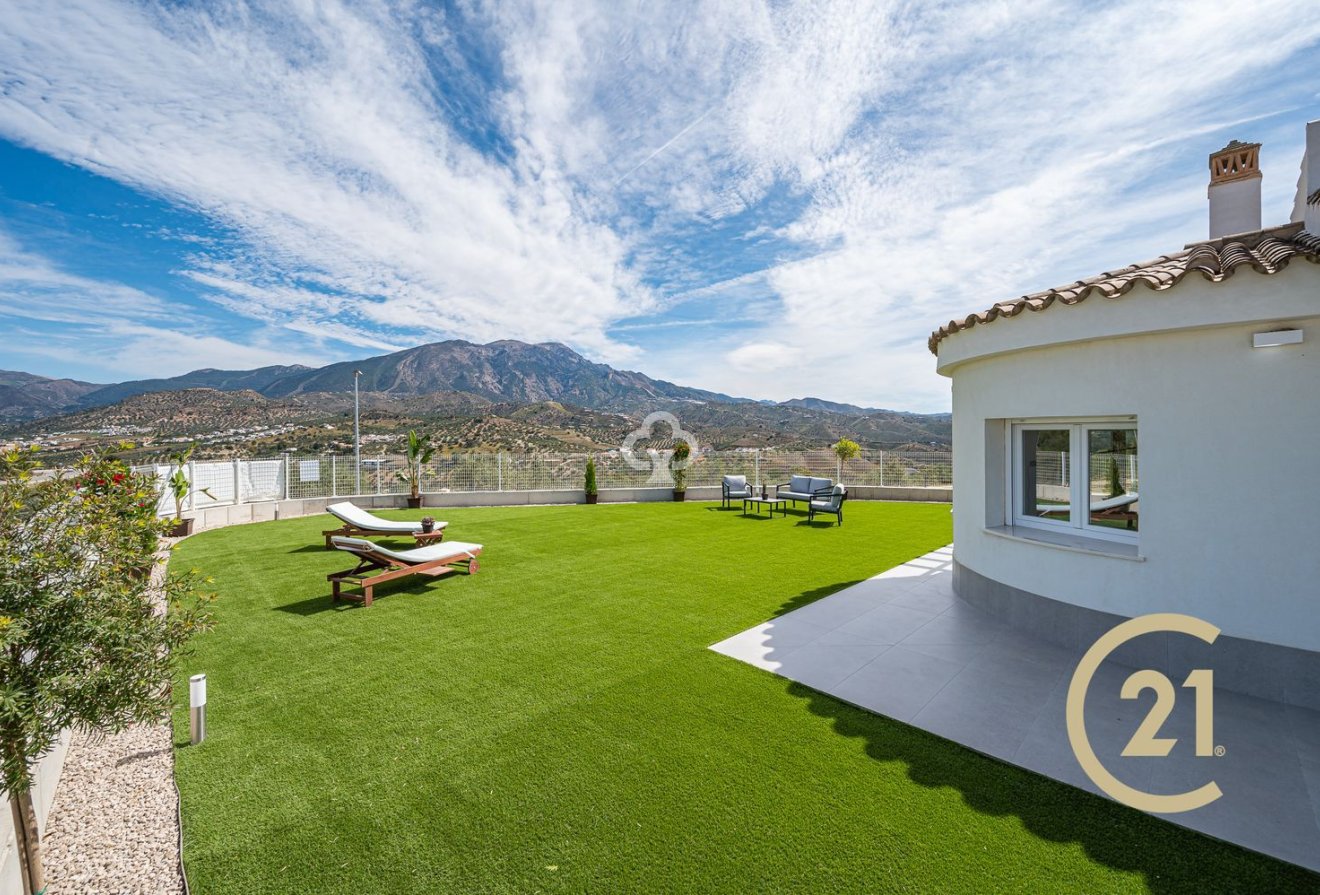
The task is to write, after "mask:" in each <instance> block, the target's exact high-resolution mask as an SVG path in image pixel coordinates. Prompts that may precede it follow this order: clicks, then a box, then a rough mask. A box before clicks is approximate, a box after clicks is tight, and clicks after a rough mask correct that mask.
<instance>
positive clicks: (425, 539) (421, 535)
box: [413, 528, 445, 547]
mask: <svg viewBox="0 0 1320 895" xmlns="http://www.w3.org/2000/svg"><path fill="white" fill-rule="evenodd" d="M444 539H445V530H444V529H443V528H437V529H436V530H435V531H416V532H413V541H414V542H416V544H417V546H418V547H424V546H426V545H427V544H429V543H431V542H432V541H434V542H436V543H437V544H438V543H440V542H441V541H443V540H444Z"/></svg>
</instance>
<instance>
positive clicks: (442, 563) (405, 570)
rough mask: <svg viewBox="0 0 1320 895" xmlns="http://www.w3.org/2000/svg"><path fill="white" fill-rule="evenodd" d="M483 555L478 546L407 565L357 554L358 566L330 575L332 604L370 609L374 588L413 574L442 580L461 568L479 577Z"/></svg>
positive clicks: (390, 558) (378, 557)
mask: <svg viewBox="0 0 1320 895" xmlns="http://www.w3.org/2000/svg"><path fill="white" fill-rule="evenodd" d="M346 552H353V551H346ZM480 554H481V548H480V547H478V548H476V549H474V550H471V551H468V552H465V553H459V554H457V555H455V556H447V557H445V558H444V559H433V560H431V561H429V562H419V563H407V562H404V561H403V560H399V559H395V558H394V557H392V556H386V555H384V554H372V555H369V556H362V554H360V553H359V554H356V555H357V556H358V557H360V561H359V562H358V564H357V565H356V566H354V567H353V568H351V569H346V570H344V571H343V572H335V573H334V574H333V575H327V576H326V578H325V580H326V581H329V582H330V602H332V603H338V602H339V601H340V600H351V601H352V602H355V603H361V604H362V605H363V606H370V605H371V600H372V597H373V594H372V589H373V588H375V586H376V585H378V584H384V583H385V582H386V581H394V580H395V579H397V578H407V577H408V576H409V575H428V576H430V577H432V578H438V577H440V576H441V575H447V574H449V573H451V572H457V571H458V568H459V567H460V566H462V567H463V568H464V569H465V570H466V571H467V573H468V574H469V575H475V574H477V568H478V563H477V556H479V555H480ZM374 570H382V571H379V572H378V573H377V574H370V573H371V572H373V571H374ZM345 584H347V585H348V586H350V587H356V588H358V589H359V590H361V591H362V593H360V594H352V593H344V592H343V589H342V588H343V586H344V585H345Z"/></svg>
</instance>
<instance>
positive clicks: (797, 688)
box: [769, 581, 1320, 895]
mask: <svg viewBox="0 0 1320 895" xmlns="http://www.w3.org/2000/svg"><path fill="white" fill-rule="evenodd" d="M857 583H858V582H855V581H847V582H839V583H836V584H831V585H827V586H825V587H819V588H816V589H814V590H810V591H805V592H803V593H801V594H798V595H797V596H795V597H793V598H792V599H790V600H788V601H787V602H785V603H784V604H783V605H781V606H780V607H779V610H778V611H777V612H776V613H775V615H774V617H775V618H779V617H780V616H783V615H786V614H787V613H789V612H792V611H794V610H796V609H801V608H802V607H804V606H807V605H809V604H811V603H814V602H816V601H817V600H820V599H822V598H824V597H827V596H830V595H831V594H834V593H837V592H839V591H841V590H844V589H846V588H848V587H851V586H853V585H854V584H857ZM771 631H772V632H773V628H771ZM771 644H773V634H772V637H771ZM785 652H786V654H791V649H789V650H786V651H785ZM773 656H774V653H773V651H772V652H771V653H770V654H769V657H770V658H773ZM787 692H788V694H789V695H791V696H794V697H796V698H798V699H802V700H804V701H805V702H806V706H807V708H808V710H809V711H810V712H811V713H812V714H814V715H817V716H819V717H822V718H828V719H830V720H831V721H832V722H833V729H834V731H835V732H836V733H838V734H839V735H840V736H845V737H849V738H856V739H860V740H862V741H863V742H864V744H865V752H866V755H867V756H868V757H869V758H870V759H872V760H874V761H880V762H902V764H903V765H904V766H905V767H906V769H907V776H908V778H909V779H910V780H911V781H912V782H914V783H917V784H919V785H921V786H924V787H928V788H930V789H940V788H944V787H951V788H953V789H955V790H957V791H958V793H959V794H960V795H961V797H962V800H963V802H964V803H966V804H967V805H968V806H969V807H970V808H972V809H973V810H975V811H977V812H980V813H982V814H986V815H991V816H994V817H1009V816H1011V817H1016V818H1017V819H1018V820H1019V821H1020V822H1021V823H1022V826H1023V827H1024V828H1025V829H1026V830H1027V831H1028V832H1029V833H1031V835H1033V836H1036V837H1037V838H1039V839H1043V840H1046V841H1048V842H1054V843H1077V844H1078V845H1080V846H1081V847H1082V848H1083V849H1084V850H1085V852H1086V854H1087V856H1088V857H1089V858H1090V859H1091V860H1093V861H1096V862H1098V863H1100V864H1103V865H1105V866H1106V867H1110V868H1113V869H1115V870H1119V871H1123V872H1126V873H1135V874H1141V876H1142V879H1143V882H1144V884H1145V885H1146V886H1147V887H1148V888H1149V891H1151V892H1157V893H1161V895H1173V893H1192V892H1196V893H1200V892H1207V891H1225V892H1227V891H1232V892H1266V891H1269V892H1284V891H1287V892H1309V893H1320V876H1317V875H1315V874H1312V873H1311V872H1309V871H1307V870H1305V869H1303V868H1300V867H1295V866H1293V865H1290V864H1286V863H1284V862H1281V861H1277V860H1275V859H1274V858H1270V857H1267V856H1265V855H1260V854H1257V853H1255V852H1252V851H1249V850H1248V849H1245V848H1242V847H1240V846H1237V845H1233V844H1231V843H1226V842H1221V841H1218V840H1215V839H1212V838H1210V837H1208V836H1205V835H1203V834H1201V833H1198V832H1196V831H1193V830H1188V829H1186V828H1183V827H1178V826H1174V825H1173V824H1170V823H1167V822H1165V821H1163V820H1160V819H1158V818H1155V817H1152V816H1150V815H1147V814H1144V813H1142V812H1140V811H1136V810H1135V809H1131V808H1128V807H1126V806H1124V805H1120V804H1118V803H1116V802H1111V801H1109V800H1107V799H1104V798H1101V797H1100V796H1097V795H1093V794H1092V793H1089V792H1086V791H1083V790H1080V789H1077V788H1076V787H1073V786H1070V785H1068V784H1067V783H1063V782H1060V781H1058V780H1054V779H1052V778H1049V777H1046V776H1042V775H1040V774H1037V773H1035V772H1033V771H1029V770H1027V769H1025V768H1020V767H1017V766H1016V765H1012V764H1009V763H1007V762H1003V761H1000V760H999V759H996V758H992V757H990V756H986V755H983V754H981V753H979V752H976V751H974V750H972V749H970V748H968V747H965V746H962V745H960V744H959V743H957V742H954V741H952V740H947V739H944V738H943V737H940V736H937V735H935V734H933V733H929V732H927V731H924V730H921V729H920V728H917V727H913V726H911V725H908V724H904V723H902V722H900V721H895V720H893V719H892V718H888V717H885V716H883V715H879V714H876V713H873V712H870V711H867V710H865V709H861V708H858V707H856V706H853V705H850V704H848V703H846V702H843V701H842V700H839V699H836V698H834V697H833V696H830V695H828V694H826V693H822V692H820V691H818V690H814V689H812V688H811V687H809V686H806V685H805V684H800V683H797V682H795V681H794V682H790V683H789V684H788V688H787ZM990 882H992V881H987V883H990ZM990 888H992V886H989V885H988V886H987V891H988V890H989V889H990Z"/></svg>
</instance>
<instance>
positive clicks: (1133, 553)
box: [981, 525, 1146, 562]
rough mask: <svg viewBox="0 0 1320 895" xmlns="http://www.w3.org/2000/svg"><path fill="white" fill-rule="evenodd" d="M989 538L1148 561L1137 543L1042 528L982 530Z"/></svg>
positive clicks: (1012, 526)
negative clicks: (992, 536) (1125, 542)
mask: <svg viewBox="0 0 1320 895" xmlns="http://www.w3.org/2000/svg"><path fill="white" fill-rule="evenodd" d="M981 530H982V531H984V532H985V533H986V534H988V535H994V536H995V537H997V538H1004V539H1006V540H1009V541H1029V542H1030V543H1032V544H1040V545H1041V546H1043V547H1053V548H1054V549H1055V550H1067V551H1069V552H1070V553H1085V554H1088V555H1090V556H1107V557H1109V558H1111V559H1126V560H1128V561H1130V562H1145V561H1146V557H1144V556H1142V555H1141V553H1140V550H1139V548H1138V545H1137V544H1124V543H1120V542H1118V541H1106V540H1104V539H1102V538H1088V537H1087V536H1086V535H1080V534H1072V533H1068V532H1054V531H1046V530H1044V529H1040V528H1027V527H1026V526H1023V525H997V526H995V527H994V528H983V529H981Z"/></svg>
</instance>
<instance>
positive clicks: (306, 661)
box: [172, 502, 1316, 895]
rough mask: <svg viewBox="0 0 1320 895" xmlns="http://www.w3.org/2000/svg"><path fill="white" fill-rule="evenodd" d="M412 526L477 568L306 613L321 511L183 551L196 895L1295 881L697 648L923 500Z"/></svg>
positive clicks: (1253, 885)
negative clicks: (812, 521)
mask: <svg viewBox="0 0 1320 895" xmlns="http://www.w3.org/2000/svg"><path fill="white" fill-rule="evenodd" d="M386 515H390V516H394V517H395V518H408V517H409V515H410V514H408V513H406V512H400V513H387V514H386ZM411 515H412V516H416V514H415V513H413V514H411ZM438 515H439V516H440V518H445V519H448V520H449V522H450V528H449V529H448V536H449V537H450V538H452V539H454V540H465V541H477V542H479V543H483V544H484V545H485V546H486V552H485V554H484V555H483V556H482V559H481V565H482V568H481V571H480V572H479V573H478V574H477V575H475V576H472V577H468V576H466V575H455V576H450V577H446V578H441V579H439V580H432V579H422V578H417V579H412V580H413V581H414V583H413V584H410V585H404V586H394V587H393V588H391V586H389V585H387V586H384V587H382V588H381V590H380V592H378V596H377V599H376V602H375V603H374V605H373V606H371V608H369V609H364V608H361V607H358V606H355V605H352V606H347V607H346V606H345V604H340V606H339V607H338V608H331V604H330V598H329V596H328V593H329V591H328V586H327V584H326V582H325V575H326V574H327V573H329V572H332V571H336V570H338V569H343V568H347V567H348V566H351V565H352V561H351V558H350V557H347V556H345V555H344V554H341V553H338V552H335V553H331V552H327V551H325V550H324V549H322V541H321V538H320V537H319V534H318V532H319V531H320V530H321V529H322V528H324V527H329V526H327V525H326V524H325V523H326V522H327V521H329V517H319V518H318V517H312V518H306V519H297V520H289V521H282V522H273V523H263V524H258V525H249V526H242V527H236V528H230V529H224V530H220V531H214V532H207V533H203V534H200V535H198V536H196V537H193V538H191V539H189V540H187V541H185V542H184V543H183V544H181V545H180V546H179V548H178V550H177V552H176V554H175V557H174V559H173V561H172V564H173V567H174V568H175V569H176V570H177V569H182V568H188V567H195V568H198V569H201V570H203V571H205V572H207V573H209V574H211V575H213V576H214V577H215V588H216V589H217V591H218V593H219V599H218V601H217V602H216V604H215V616H216V626H215V628H214V630H213V631H211V632H210V633H207V634H205V635H203V636H201V637H199V638H198V639H197V640H196V641H195V651H194V653H193V655H192V656H191V657H189V658H188V659H187V660H186V661H185V663H184V666H183V668H182V669H181V675H180V678H179V681H178V682H177V685H176V693H178V694H179V699H180V703H179V706H178V710H177V711H176V714H175V719H174V720H175V730H176V731H177V733H176V741H177V742H178V745H179V746H180V748H178V750H177V753H176V754H177V767H178V777H179V785H180V789H181V791H182V796H183V823H184V857H185V861H186V863H187V868H188V874H189V879H190V882H191V884H192V887H193V891H194V892H195V893H198V895H211V893H245V895H246V893H261V892H271V893H275V892H279V893H286V892H300V893H332V892H333V893H354V895H360V893H387V892H388V893H396V892H465V893H466V892H531V891H571V892H580V891H588V890H589V891H599V892H619V891H648V892H652V891H655V892H685V893H686V892H712V891H738V892H752V891H755V892H774V891H815V892H835V891H840V892H841V891H856V892H861V891H867V892H978V893H979V892H988V891H1022V892H1042V891H1051V892H1063V891H1078V892H1101V891H1105V892H1108V891H1144V890H1147V889H1150V890H1153V891H1159V892H1180V891H1208V890H1214V891H1234V890H1236V891H1243V892H1279V891H1284V890H1289V889H1298V888H1301V887H1306V886H1313V885H1315V882H1316V878H1315V877H1313V876H1310V875H1309V874H1305V873H1304V872H1302V871H1299V870H1295V869H1292V868H1289V867H1287V866H1286V865H1283V864H1279V863H1277V862H1275V861H1272V860H1270V859H1267V858H1264V857H1260V856H1257V855H1254V854H1251V853H1248V852H1245V851H1242V850H1240V849H1237V848H1235V847H1231V846H1227V845H1223V844H1219V843H1216V842H1213V841H1211V840H1209V839H1206V838H1203V837H1201V836H1199V835H1197V834H1194V833H1190V832H1187V831H1184V830H1181V829H1178V828H1176V827H1173V826H1171V825H1168V824H1165V823H1163V822H1160V821H1157V820H1154V819H1152V818H1148V817H1146V816H1144V815H1141V814H1139V813H1137V812H1135V811H1130V810H1128V809H1126V808H1123V807H1121V806H1118V805H1115V804H1112V803H1109V802H1107V801H1104V800H1102V799H1099V798H1096V797H1093V796H1091V795H1088V794H1086V793H1082V792H1080V791H1078V790H1074V789H1072V788H1070V787H1067V786H1064V785H1062V784H1058V783H1054V782H1053V781H1050V780H1046V779H1044V778H1041V777H1037V776H1035V775H1032V774H1030V773H1027V772H1025V771H1022V770H1019V769H1016V768H1013V767H1010V766H1007V765H1004V764H1000V763H998V762H995V761H993V760H990V759H987V758H984V757H982V756H980V755H977V754H975V753H973V752H970V751H968V750H966V749H963V748H962V747H960V746H957V745H954V744H952V743H949V742H946V741H944V740H941V739H939V738H937V737H934V736H930V735H928V734H925V733H923V732H921V731H918V730H915V729H912V728H909V727H906V726H904V725H902V724H899V723H896V722H893V721H890V720H888V719H886V718H882V717H878V716H875V715H871V714H869V713H866V712H862V711H859V710H856V709H853V708H851V707H848V706H846V705H844V704H843V703H840V702H838V701H836V700H834V699H832V698H829V697H826V696H824V695H821V694H818V693H815V692H813V691H811V690H809V689H808V688H806V687H803V686H801V685H798V684H792V683H789V682H786V681H784V680H783V679H781V678H777V677H775V676H773V675H771V674H767V673H766V672H764V671H760V670H757V669H755V668H752V667H750V666H747V665H744V664H742V663H740V662H737V661H735V660H733V659H729V658H727V657H724V656H721V655H718V654H716V653H713V652H710V651H709V650H708V649H707V647H708V646H709V645H710V644H712V643H714V642H716V641H719V640H721V639H723V638H725V637H728V636H730V635H732V634H735V633H737V632H738V631H741V630H744V629H746V628H748V627H751V626H752V625H755V624H758V623H760V622H762V621H764V620H766V619H768V618H770V617H772V616H774V615H776V614H780V613H782V612H784V611H787V610H788V609H791V608H796V607H797V606H800V605H803V604H805V603H807V602H810V601H811V600H813V599H816V598H819V597H821V596H825V595H827V594H829V593H831V592H833V591H835V590H837V589H839V588H842V587H844V586H846V585H848V584H850V583H852V582H855V581H858V580H861V579H864V578H866V577H869V576H870V575H873V574H875V573H877V572H880V571H882V570H884V569H886V568H889V567H891V566H894V565H896V564H898V563H900V562H903V561H905V560H907V559H910V558H912V557H914V556H917V555H920V554H922V553H925V552H927V551H929V550H931V549H934V548H937V547H939V546H942V545H943V544H945V543H947V542H948V541H949V540H950V515H949V508H948V506H947V505H944V506H939V505H932V504H898V503H867V502H852V503H849V504H848V507H847V523H846V524H845V525H844V526H843V527H842V528H838V527H834V526H830V525H820V524H818V525H817V526H814V527H813V526H807V525H806V524H805V523H803V524H799V523H800V522H801V519H802V518H803V517H794V516H790V517H789V518H787V519H784V518H775V519H773V520H768V519H764V518H762V519H760V520H756V519H752V518H746V519H744V518H742V517H741V516H740V515H739V513H738V512H737V511H721V510H719V509H718V508H717V507H716V506H714V505H711V504H704V503H688V504H641V505H613V506H608V505H605V506H567V507H509V508H479V509H454V510H446V511H443V512H442V513H440V514H438ZM197 671H205V672H206V673H207V676H208V679H209V689H210V705H209V707H208V711H209V717H208V725H209V730H208V739H207V741H206V743H205V744H203V745H202V746H200V747H197V748H190V747H187V746H185V745H184V744H185V743H186V732H187V709H186V700H187V691H188V688H187V686H186V683H185V680H186V676H187V674H189V673H193V672H197Z"/></svg>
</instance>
